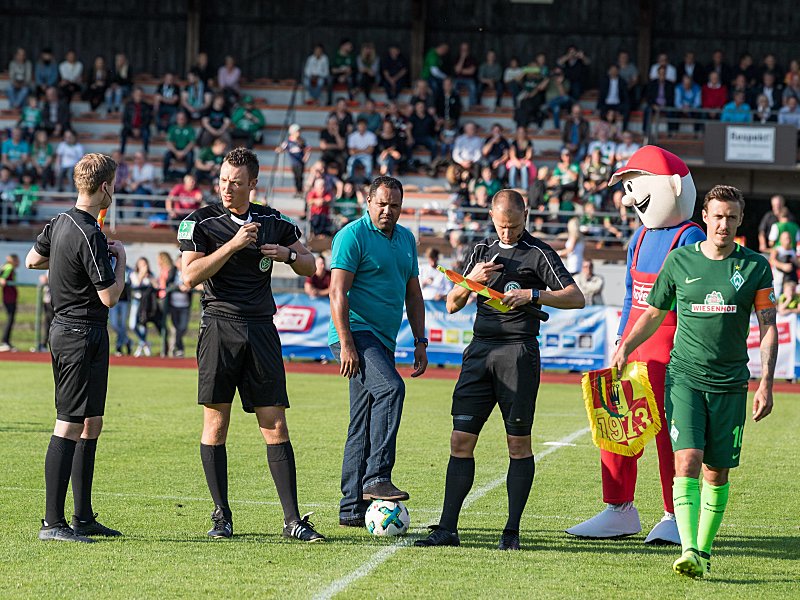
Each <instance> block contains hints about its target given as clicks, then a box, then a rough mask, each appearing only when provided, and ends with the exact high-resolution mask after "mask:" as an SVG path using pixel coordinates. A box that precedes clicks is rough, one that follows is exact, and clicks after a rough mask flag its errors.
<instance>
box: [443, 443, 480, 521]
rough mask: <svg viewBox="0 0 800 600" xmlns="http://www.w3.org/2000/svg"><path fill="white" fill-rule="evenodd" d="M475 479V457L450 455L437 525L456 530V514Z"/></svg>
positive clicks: (459, 510)
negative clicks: (440, 515) (442, 503)
mask: <svg viewBox="0 0 800 600" xmlns="http://www.w3.org/2000/svg"><path fill="white" fill-rule="evenodd" d="M474 481H475V459H474V458H457V457H455V456H451V457H450V462H449V463H448V464H447V478H446V479H445V484H444V506H443V507H442V517H441V518H440V519H439V527H441V528H442V529H446V530H447V531H450V532H453V533H455V532H456V531H457V530H458V515H459V513H460V512H461V505H462V504H464V499H465V498H466V497H467V494H469V491H470V489H472V483H473V482H474Z"/></svg>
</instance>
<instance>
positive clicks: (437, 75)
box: [420, 42, 450, 96]
mask: <svg viewBox="0 0 800 600" xmlns="http://www.w3.org/2000/svg"><path fill="white" fill-rule="evenodd" d="M448 52H450V46H448V45H447V44H446V43H444V42H442V43H440V44H439V45H437V46H435V47H433V48H431V49H430V50H428V52H427V53H426V54H425V59H424V60H423V63H422V72H421V74H420V76H421V78H422V79H424V80H425V81H427V82H428V85H429V86H430V88H431V91H432V92H433V95H434V96H436V95H438V94H439V92H440V91H441V89H442V82H443V81H444V80H445V78H446V77H447V73H445V71H444V61H445V57H446V56H447V53H448Z"/></svg>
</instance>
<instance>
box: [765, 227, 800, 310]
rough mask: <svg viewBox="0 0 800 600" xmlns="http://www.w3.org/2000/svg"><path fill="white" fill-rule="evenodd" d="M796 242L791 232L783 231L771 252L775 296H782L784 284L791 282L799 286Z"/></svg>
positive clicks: (770, 261) (799, 263)
mask: <svg viewBox="0 0 800 600" xmlns="http://www.w3.org/2000/svg"><path fill="white" fill-rule="evenodd" d="M795 244H796V242H795V240H793V239H792V234H791V232H789V231H783V232H782V233H781V235H780V237H779V238H778V243H777V244H775V245H774V246H773V247H772V248H771V249H770V251H769V263H770V265H771V266H772V281H773V285H774V286H775V295H776V296H780V294H781V292H782V290H783V287H784V284H785V283H786V282H787V281H790V282H792V283H794V284H795V285H797V269H798V268H800V261H798V259H797V249H796V246H795Z"/></svg>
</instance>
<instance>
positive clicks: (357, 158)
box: [347, 118, 378, 179]
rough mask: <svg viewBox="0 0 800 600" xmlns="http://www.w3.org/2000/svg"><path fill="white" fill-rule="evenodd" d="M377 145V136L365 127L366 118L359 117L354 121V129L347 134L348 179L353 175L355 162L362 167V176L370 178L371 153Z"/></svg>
mask: <svg viewBox="0 0 800 600" xmlns="http://www.w3.org/2000/svg"><path fill="white" fill-rule="evenodd" d="M377 145H378V138H377V137H376V136H375V134H374V133H372V132H371V131H369V130H368V129H367V120H366V119H363V118H359V119H358V121H356V130H355V131H354V132H352V133H351V134H350V135H348V136H347V151H348V152H349V153H350V158H348V159H347V178H348V179H350V178H351V177H352V176H353V170H354V169H355V167H356V165H357V164H361V166H362V167H364V176H365V177H366V178H367V179H371V178H372V155H373V153H374V152H375V146H377Z"/></svg>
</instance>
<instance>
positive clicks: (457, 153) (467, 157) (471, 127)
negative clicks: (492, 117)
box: [453, 121, 483, 172]
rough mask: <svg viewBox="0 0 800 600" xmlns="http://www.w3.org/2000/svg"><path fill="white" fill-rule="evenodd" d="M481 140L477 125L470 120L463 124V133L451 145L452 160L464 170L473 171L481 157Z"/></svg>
mask: <svg viewBox="0 0 800 600" xmlns="http://www.w3.org/2000/svg"><path fill="white" fill-rule="evenodd" d="M482 151H483V140H482V139H481V138H480V136H478V126H477V125H476V124H475V123H473V122H472V121H468V122H467V123H465V124H464V133H462V134H461V135H459V136H458V137H457V138H456V140H455V144H454V145H453V162H455V163H456V164H457V165H458V166H459V167H461V168H462V169H463V170H465V171H470V172H472V171H474V168H475V166H476V165H477V164H478V163H480V161H481V158H482V157H483V153H482Z"/></svg>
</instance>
